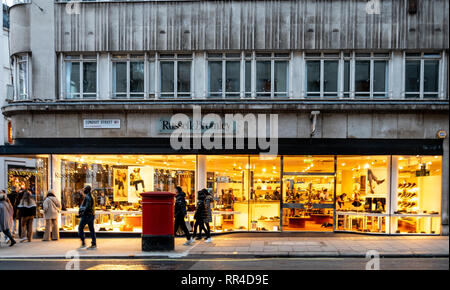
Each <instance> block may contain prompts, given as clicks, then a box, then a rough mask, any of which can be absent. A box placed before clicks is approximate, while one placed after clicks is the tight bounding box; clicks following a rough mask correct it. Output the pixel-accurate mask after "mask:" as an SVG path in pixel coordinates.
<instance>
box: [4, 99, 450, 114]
mask: <svg viewBox="0 0 450 290" xmlns="http://www.w3.org/2000/svg"><path fill="white" fill-rule="evenodd" d="M193 106H201V109H202V110H205V111H218V112H236V111H238V112H241V113H242V114H246V112H247V113H249V112H258V111H261V112H267V111H272V112H273V111H292V112H302V111H311V110H321V111H323V112H340V113H342V112H379V111H380V112H383V113H385V112H398V111H402V112H411V110H413V111H414V113H418V112H448V111H449V101H448V100H435V101H429V100H426V101H425V100H424V101H417V100H415V101H409V100H320V99H318V100H307V99H306V100H298V99H286V100H282V99H273V100H258V99H245V100H240V99H238V100H228V99H225V100H205V99H197V100H195V99H193V100H186V99H184V100H176V99H170V100H136V101H130V100H127V101H118V100H101V101H98V100H95V101H87V100H83V101H54V100H48V101H43V100H38V101H36V102H30V101H25V102H13V103H9V104H6V105H5V106H3V107H2V111H3V114H4V115H5V116H12V115H15V114H21V113H24V112H26V113H30V112H43V113H44V112H45V113H48V112H64V113H67V112H84V113H86V112H95V111H101V112H109V111H111V112H124V111H137V112H144V111H149V112H151V111H155V112H164V111H166V112H176V111H192V107H193Z"/></svg>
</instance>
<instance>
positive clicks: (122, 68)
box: [112, 54, 146, 99]
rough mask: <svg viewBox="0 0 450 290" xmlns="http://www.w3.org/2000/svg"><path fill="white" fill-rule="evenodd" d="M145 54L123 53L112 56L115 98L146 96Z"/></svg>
mask: <svg viewBox="0 0 450 290" xmlns="http://www.w3.org/2000/svg"><path fill="white" fill-rule="evenodd" d="M144 63H145V55H144V54H123V55H122V54H121V55H113V56H112V90H113V98H120V99H123V98H141V99H142V98H144V97H145V91H146V90H145V66H144Z"/></svg>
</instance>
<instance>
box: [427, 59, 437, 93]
mask: <svg viewBox="0 0 450 290" xmlns="http://www.w3.org/2000/svg"><path fill="white" fill-rule="evenodd" d="M423 66H424V72H423V78H424V79H423V91H424V92H437V91H438V88H439V83H438V82H439V60H425V61H424V62H423Z"/></svg>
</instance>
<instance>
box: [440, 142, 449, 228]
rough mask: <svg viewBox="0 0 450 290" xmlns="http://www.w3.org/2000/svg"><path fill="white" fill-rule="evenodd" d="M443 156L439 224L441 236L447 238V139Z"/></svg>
mask: <svg viewBox="0 0 450 290" xmlns="http://www.w3.org/2000/svg"><path fill="white" fill-rule="evenodd" d="M443 145H444V154H443V156H442V179H441V180H442V199H441V222H442V231H441V232H442V235H443V236H448V232H449V229H448V194H449V191H448V174H449V172H448V166H449V163H448V137H447V138H445V140H444V144H443Z"/></svg>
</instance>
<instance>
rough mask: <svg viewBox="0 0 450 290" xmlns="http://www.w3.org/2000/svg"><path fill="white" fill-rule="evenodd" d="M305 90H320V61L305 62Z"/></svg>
mask: <svg viewBox="0 0 450 290" xmlns="http://www.w3.org/2000/svg"><path fill="white" fill-rule="evenodd" d="M306 91H307V92H317V93H318V92H320V61H319V60H311V61H308V62H306Z"/></svg>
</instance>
